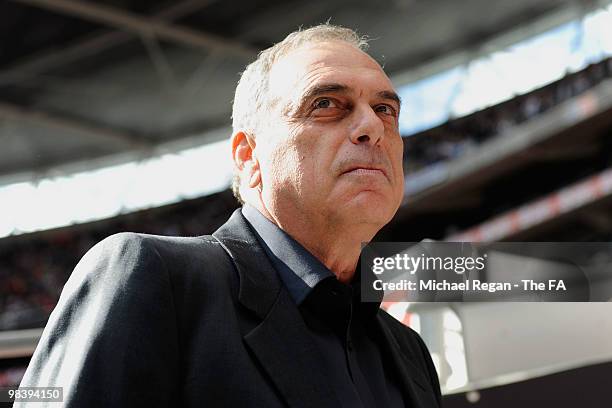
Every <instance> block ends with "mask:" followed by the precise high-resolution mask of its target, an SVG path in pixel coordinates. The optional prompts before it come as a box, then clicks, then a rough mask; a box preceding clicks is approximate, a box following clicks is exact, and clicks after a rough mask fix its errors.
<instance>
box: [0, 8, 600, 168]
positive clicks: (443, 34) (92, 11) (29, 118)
mask: <svg viewBox="0 0 612 408" xmlns="http://www.w3.org/2000/svg"><path fill="white" fill-rule="evenodd" d="M608 3H609V0H600V1H597V0H590V1H586V0H581V1H579V0H541V1H538V2H533V1H531V0H515V1H512V2H508V1H503V0H469V1H462V2H457V1H453V0H437V1H415V0H395V1H393V2H387V3H386V4H385V5H384V6H381V4H380V3H377V2H365V1H361V0H360V1H350V2H349V1H333V2H330V1H318V0H313V1H308V2H305V1H297V0H285V1H279V0H266V1H263V0H257V1H254V0H252V1H240V2H220V1H215V0H182V1H180V2H177V1H151V0H147V1H145V0H104V1H100V0H97V1H76V0H11V1H6V2H2V3H1V4H0V33H1V34H0V90H1V93H0V95H2V96H1V97H0V139H1V140H2V141H3V146H2V149H0V176H2V175H4V176H6V175H8V174H17V173H23V172H28V173H30V174H31V173H32V172H34V173H40V174H42V173H44V172H45V171H46V170H48V169H49V168H52V167H54V166H56V165H59V164H65V163H70V162H79V163H85V164H84V165H85V166H87V167H95V165H94V164H93V163H94V162H92V161H91V160H92V159H95V158H104V157H109V156H113V155H114V157H116V154H117V153H123V154H124V156H123V157H124V159H119V160H124V161H129V160H133V159H134V158H135V157H140V158H142V157H147V156H150V155H153V154H159V151H158V150H156V149H158V148H159V146H160V145H163V144H167V143H173V142H177V143H179V145H180V146H183V148H184V147H186V146H195V145H198V144H202V143H206V142H212V141H215V140H219V139H221V138H224V137H227V136H228V135H229V133H228V131H227V125H228V124H229V116H230V107H231V98H232V96H233V90H234V87H235V83H236V80H237V78H238V73H239V72H240V71H241V70H242V69H243V67H244V65H245V64H246V63H247V62H249V61H250V60H252V59H253V58H254V56H255V55H256V53H257V52H258V51H259V50H261V49H263V48H265V47H267V46H269V45H271V44H272V43H274V42H276V41H278V40H280V39H282V38H283V37H284V35H286V34H287V33H288V32H290V31H292V30H294V29H295V28H296V27H298V26H300V25H304V26H308V25H312V24H317V23H320V22H323V21H326V20H328V19H330V18H331V21H332V22H333V23H336V24H340V25H346V26H349V27H352V28H356V29H357V30H358V31H360V32H362V33H366V34H368V35H369V36H370V37H372V38H373V41H372V42H371V52H372V54H373V55H374V56H375V57H376V58H378V59H379V60H380V61H382V62H384V65H385V67H386V69H387V71H388V72H390V73H391V74H392V76H394V79H395V81H396V83H397V84H398V85H401V84H403V83H406V82H409V81H412V80H415V79H419V78H422V77H424V76H427V75H430V74H432V73H434V72H440V71H442V70H444V69H447V68H449V67H451V66H454V65H457V64H460V63H461V62H465V61H468V60H471V59H474V58H475V57H477V56H478V55H482V54H486V53H490V52H491V51H492V50H495V49H499V48H502V47H505V46H507V45H509V44H512V43H515V42H517V41H520V40H521V39H524V38H527V37H529V36H533V35H535V34H536V33H538V32H542V31H545V30H547V29H549V28H551V27H554V26H557V25H559V24H562V23H564V22H567V21H570V20H573V19H576V18H579V17H580V16H582V15H584V14H585V13H587V12H589V11H591V10H592V9H594V8H597V7H600V6H602V5H604V4H608ZM483 16H486V18H483ZM154 152H155V153H154ZM126 153H127V155H125V154H126ZM116 160H117V159H116ZM82 165H83V164H82ZM81 170H84V169H83V168H81ZM75 171H76V170H75Z"/></svg>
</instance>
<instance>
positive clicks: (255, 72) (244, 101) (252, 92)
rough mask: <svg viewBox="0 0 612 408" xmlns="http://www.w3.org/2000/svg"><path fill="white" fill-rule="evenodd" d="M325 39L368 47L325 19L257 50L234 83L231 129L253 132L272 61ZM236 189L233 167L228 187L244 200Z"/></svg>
mask: <svg viewBox="0 0 612 408" xmlns="http://www.w3.org/2000/svg"><path fill="white" fill-rule="evenodd" d="M326 41H344V42H346V43H349V44H351V45H353V46H355V47H357V48H359V49H360V50H362V51H366V50H367V47H368V42H367V38H366V37H362V36H359V35H358V34H357V33H356V32H355V31H354V30H351V29H350V28H345V27H340V26H336V25H332V24H329V22H327V23H325V24H320V25H317V26H314V27H310V28H308V29H305V30H303V29H301V28H300V29H299V30H297V31H294V32H292V33H291V34H289V35H288V36H287V37H285V39H284V40H283V41H281V42H279V43H277V44H275V45H273V46H272V47H270V48H267V49H265V50H263V51H261V52H260V53H259V55H258V56H257V59H256V60H255V61H253V62H252V63H250V64H249V65H247V67H246V69H245V70H244V71H243V72H242V74H241V76H240V80H239V81H238V85H237V86H236V93H235V96H234V104H233V107H232V128H233V132H234V133H235V132H237V131H244V132H247V133H248V134H249V136H251V137H255V135H256V134H257V130H258V129H259V128H260V121H261V120H262V119H263V118H262V116H263V115H262V113H263V112H267V110H268V106H269V104H270V101H269V100H268V85H269V75H270V71H271V69H272V66H273V65H274V63H275V62H276V61H278V60H279V59H280V58H281V57H283V56H284V55H286V54H288V53H289V52H291V51H293V50H295V49H298V48H300V47H302V46H304V45H305V44H312V43H319V42H326ZM239 189H240V176H239V174H238V172H237V171H234V178H233V180H232V191H233V192H234V196H235V197H236V199H237V200H238V201H239V202H240V204H244V201H243V200H242V197H241V196H240V191H239Z"/></svg>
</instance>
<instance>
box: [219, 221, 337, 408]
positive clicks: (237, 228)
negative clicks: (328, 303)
mask: <svg viewBox="0 0 612 408" xmlns="http://www.w3.org/2000/svg"><path fill="white" fill-rule="evenodd" d="M250 228H251V227H250V226H249V225H248V223H247V222H246V220H245V219H244V217H243V215H242V213H241V212H240V210H236V211H235V212H234V214H233V215H232V217H231V218H230V219H229V220H228V222H227V223H226V224H224V225H223V226H222V227H221V228H219V230H217V231H216V232H215V233H214V234H213V236H214V237H215V238H216V239H217V240H218V241H219V242H220V243H221V244H222V245H223V247H224V248H225V250H226V251H227V252H228V253H229V254H230V256H231V258H232V260H233V261H234V263H235V265H236V269H237V270H238V275H239V278H240V289H239V292H238V300H239V302H240V303H242V304H243V305H244V306H245V307H247V308H248V309H250V310H252V311H253V312H254V313H255V314H256V315H257V316H258V317H259V318H260V319H262V321H261V323H260V324H259V325H258V326H257V327H255V328H254V329H253V330H252V331H251V332H249V333H247V334H246V335H245V336H244V339H245V342H246V344H247V345H248V347H249V348H250V349H251V350H252V352H253V354H254V355H255V356H256V358H257V359H258V360H259V362H260V363H261V365H262V367H263V368H264V370H265V371H266V373H267V374H268V375H269V376H270V378H271V379H272V381H273V382H274V384H275V385H276V387H277V388H278V390H279V391H280V393H281V394H282V395H283V397H284V398H285V400H286V402H287V403H288V404H289V406H291V407H296V408H306V407H313V406H316V407H330V408H331V407H337V406H339V405H340V403H339V401H338V400H337V398H336V395H335V394H334V392H333V390H332V389H331V387H330V385H329V384H330V381H328V380H327V378H326V373H325V372H324V370H323V368H322V366H321V364H320V361H321V357H320V356H319V353H320V352H319V351H318V349H317V348H316V345H315V343H314V340H312V338H311V336H310V333H309V332H308V329H307V327H306V325H305V324H304V322H303V319H302V317H301V315H300V312H299V310H298V309H297V307H296V305H295V303H294V302H293V300H292V299H291V297H290V296H289V293H288V292H287V291H286V290H285V288H284V286H283V284H282V282H281V281H280V278H279V277H278V275H277V273H276V271H275V270H274V268H273V267H272V264H271V263H270V261H269V260H268V257H267V255H266V254H265V252H264V250H263V249H262V248H261V246H260V245H259V242H258V241H257V238H256V237H255V235H254V234H253V233H252V232H251V229H250Z"/></svg>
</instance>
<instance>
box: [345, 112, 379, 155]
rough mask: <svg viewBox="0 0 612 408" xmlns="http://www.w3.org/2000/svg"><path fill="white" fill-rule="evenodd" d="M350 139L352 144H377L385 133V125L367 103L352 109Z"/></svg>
mask: <svg viewBox="0 0 612 408" xmlns="http://www.w3.org/2000/svg"><path fill="white" fill-rule="evenodd" d="M353 117H354V121H353V124H352V126H351V130H350V140H351V142H352V143H354V144H370V145H372V146H374V145H377V144H379V143H380V142H381V141H382V139H383V138H384V135H385V125H384V124H383V122H382V120H381V119H380V117H379V116H378V115H377V114H376V112H375V111H374V109H373V108H372V107H371V106H370V105H369V104H363V105H360V106H359V107H358V108H357V109H355V111H354V115H353Z"/></svg>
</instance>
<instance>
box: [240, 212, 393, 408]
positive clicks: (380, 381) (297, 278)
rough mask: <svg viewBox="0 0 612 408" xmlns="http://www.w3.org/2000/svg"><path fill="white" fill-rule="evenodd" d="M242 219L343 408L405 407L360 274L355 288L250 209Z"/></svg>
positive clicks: (356, 279) (376, 308)
mask: <svg viewBox="0 0 612 408" xmlns="http://www.w3.org/2000/svg"><path fill="white" fill-rule="evenodd" d="M242 213H243V215H244V217H245V218H246V219H247V221H248V222H249V223H250V224H251V226H252V227H253V229H254V230H255V235H256V236H257V238H258V239H259V241H260V243H261V244H262V246H263V247H264V249H265V251H266V253H267V254H268V256H269V257H270V259H271V260H272V264H273V266H274V268H275V269H276V270H277V272H278V273H279V275H280V278H281V280H282V281H283V283H284V284H285V286H286V288H287V290H288V291H289V294H290V295H291V297H292V298H293V300H294V301H295V303H296V305H297V306H298V309H299V310H300V313H301V315H302V317H303V318H304V322H305V323H306V325H307V326H308V328H309V331H310V333H311V334H312V336H313V340H314V342H315V344H316V345H317V346H318V349H319V351H320V352H321V355H322V357H323V364H324V366H325V368H326V372H327V374H328V375H329V378H330V381H331V382H332V387H333V388H334V390H335V391H336V392H337V394H338V396H339V399H340V401H342V406H343V407H350V408H358V407H364V408H366V407H367V408H370V407H372V408H373V407H391V408H393V407H404V402H403V398H402V395H401V392H400V390H399V389H398V387H397V385H396V383H395V381H394V379H393V377H392V373H391V372H390V370H389V369H386V368H385V366H384V364H383V359H382V357H381V353H380V350H379V349H378V346H377V344H376V341H375V338H376V336H375V333H374V323H375V317H376V312H377V311H378V308H379V307H380V301H379V302H368V303H366V302H361V299H360V290H359V289H360V285H359V283H360V275H359V268H357V271H356V274H355V277H354V278H353V281H352V282H351V284H350V285H346V284H343V283H341V282H340V281H338V280H337V279H336V277H335V275H334V274H333V273H332V272H331V271H330V270H329V269H327V267H326V266H325V265H323V264H322V263H321V262H320V261H319V260H318V259H317V258H315V257H314V256H313V255H312V254H311V253H310V252H308V251H307V250H306V249H305V248H304V247H303V246H302V245H300V244H299V243H298V242H297V241H295V240H294V239H293V238H291V236H289V235H288V234H287V233H285V232H284V231H283V230H281V229H280V228H279V227H278V226H276V224H274V223H272V222H271V221H270V220H268V219H267V218H266V217H264V216H263V215H262V214H261V213H260V212H259V211H258V210H257V209H255V208H254V207H252V206H249V205H248V204H247V205H245V206H244V207H243V208H242Z"/></svg>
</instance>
